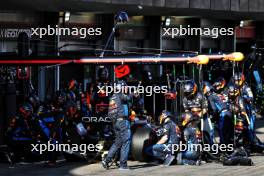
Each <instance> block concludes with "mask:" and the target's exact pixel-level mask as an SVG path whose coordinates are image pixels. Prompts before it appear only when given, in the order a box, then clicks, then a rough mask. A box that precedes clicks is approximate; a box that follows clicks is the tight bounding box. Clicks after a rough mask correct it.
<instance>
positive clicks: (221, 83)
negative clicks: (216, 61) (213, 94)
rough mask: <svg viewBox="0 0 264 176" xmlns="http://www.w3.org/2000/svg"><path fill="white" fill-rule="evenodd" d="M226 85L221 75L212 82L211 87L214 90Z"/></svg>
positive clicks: (221, 88)
mask: <svg viewBox="0 0 264 176" xmlns="http://www.w3.org/2000/svg"><path fill="white" fill-rule="evenodd" d="M225 85H226V80H225V78H223V77H220V78H218V79H217V80H216V81H215V83H214V84H213V87H214V89H215V90H216V91H221V90H223V88H224V87H225Z"/></svg>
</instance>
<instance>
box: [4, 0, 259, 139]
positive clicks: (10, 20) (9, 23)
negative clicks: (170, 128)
mask: <svg viewBox="0 0 264 176" xmlns="http://www.w3.org/2000/svg"><path fill="white" fill-rule="evenodd" d="M120 10H122V11H126V12H127V13H128V14H129V19H130V20H129V22H127V23H124V24H119V25H118V26H117V29H116V31H115V34H114V39H113V41H112V42H111V44H110V45H109V47H108V50H109V51H110V52H112V51H116V52H124V53H129V52H131V53H138V54H149V53H150V54H152V55H153V54H161V53H163V52H165V53H166V52H169V53H170V52H174V51H194V52H199V53H202V54H213V53H219V52H220V53H232V52H235V51H239V52H242V53H243V54H244V55H245V56H246V57H247V56H249V55H250V54H252V51H253V48H254V46H258V47H263V40H264V21H263V15H264V2H263V1H262V0H205V1H204V0H184V1H181V0H174V1H173V0H146V1H143V0H125V1H120V0H105V1H103V0H86V1H82V0H75V1H73V0H65V1H61V0H58V1H52V0H46V1H42V0H36V1H34V2H32V1H30V0H20V1H16V0H9V1H1V2H0V60H1V59H2V60H5V59H9V58H12V59H15V60H19V58H20V57H21V56H22V57H28V58H30V59H34V58H36V59H38V58H47V59H53V58H60V59H63V58H75V57H77V56H79V57H89V56H94V55H95V51H101V50H102V49H103V48H104V45H105V44H106V42H107V40H108V37H109V34H110V33H111V32H112V28H113V26H114V23H115V21H114V16H115V14H116V13H117V12H118V11H120ZM66 14H67V15H68V18H67V19H65V18H66ZM190 24H191V26H192V27H210V28H213V27H217V28H220V27H224V28H234V31H235V34H234V36H219V37H218V38H211V37H208V36H207V37H206V36H181V37H178V36H177V37H175V38H173V39H172V38H171V37H169V36H163V35H162V34H163V32H164V31H163V28H164V27H178V26H180V25H183V26H187V25H190ZM47 25H51V26H56V25H58V26H60V27H77V28H81V27H86V28H89V27H99V28H102V35H100V36H87V37H86V38H80V37H79V36H43V38H39V37H37V36H33V37H31V38H30V42H29V45H28V46H26V47H25V48H23V47H22V48H23V50H22V51H21V50H20V49H19V47H18V46H19V42H21V41H19V39H18V35H19V32H21V31H23V32H25V31H26V32H29V33H30V28H32V27H38V28H41V27H47ZM24 50H27V51H25V52H24ZM262 60H263V59H262ZM262 63H263V62H262ZM114 66H115V65H107V66H106V67H107V68H108V69H109V70H110V73H109V74H110V76H109V78H110V79H109V81H114V72H113V68H114ZM225 66H226V65H221V66H220V68H219V69H222V70H221V71H223V72H225V71H226V73H227V72H228V73H230V74H231V70H230V69H229V68H230V66H228V65H227V66H226V67H227V69H225V68H224V67H225ZM0 67H2V65H0ZM130 67H131V68H130V69H131V74H132V78H131V79H135V78H138V79H145V75H147V74H148V72H151V74H152V79H151V80H152V81H151V83H150V84H152V85H155V84H157V83H158V82H160V81H161V80H162V81H163V83H164V84H166V76H165V77H164V73H165V72H166V70H168V69H172V68H173V66H172V65H169V64H163V65H157V64H156V65H155V64H154V65H153V64H132V65H130ZM184 67H186V68H184V70H186V74H187V75H189V77H190V78H193V79H196V81H198V77H199V75H198V74H199V73H198V72H199V70H198V67H196V66H195V65H185V66H184ZM215 67H219V65H216V66H215ZM221 67H222V68H221ZM15 68H16V69H25V68H26V69H29V70H30V74H29V77H30V78H29V79H30V81H31V82H32V85H33V86H34V88H35V89H36V90H38V91H37V93H38V96H39V98H40V100H41V101H45V100H46V99H47V98H49V97H52V96H53V94H54V92H55V91H56V90H59V89H61V88H63V87H65V85H67V83H68V82H69V81H70V80H71V79H75V80H77V82H79V83H81V84H82V85H83V89H84V90H86V87H85V85H86V84H87V83H90V82H95V81H96V80H97V78H98V76H97V71H98V69H99V66H98V65H97V66H95V65H91V64H78V65H75V64H72V63H69V64H65V65H60V66H53V67H49V66H47V65H34V66H32V65H29V66H28V67H26V66H25V65H22V66H20V65H16V66H15ZM211 68H214V66H212V65H210V66H208V68H206V69H205V70H204V72H203V74H204V79H206V80H212V79H215V78H217V77H219V76H223V75H222V72H221V71H220V72H215V73H212V74H207V73H209V72H210V73H211V72H212V69H211ZM262 68H263V65H262ZM175 70H176V75H177V76H182V74H183V65H182V64H179V65H176V66H175ZM208 75H210V76H208ZM224 76H226V75H224ZM228 77H229V76H227V78H228ZM0 81H1V76H0ZM25 84H26V82H25V81H24V80H23V79H21V80H18V81H16V82H13V81H12V80H10V82H0V94H1V95H0V144H5V141H4V131H5V130H6V126H7V122H8V117H11V116H13V115H15V114H16V111H17V108H18V105H19V103H21V102H22V101H23V98H24V97H23V96H24V94H26V93H27V92H28V91H29V90H27V88H26V86H25ZM156 98H157V99H158V100H160V101H161V102H163V101H164V99H163V97H162V96H157V97H156ZM146 102H147V103H146ZM178 103H180V102H178ZM145 104H146V105H145V108H146V110H147V111H148V112H149V114H150V115H152V116H157V115H158V114H159V113H160V112H161V111H162V109H164V108H165V103H164V105H160V104H158V105H155V103H154V104H153V96H151V97H146V96H145ZM162 104H163V103H162ZM168 106H169V105H168ZM178 106H180V105H178ZM176 111H181V108H180V107H178V108H177V110H176ZM175 113H176V112H175Z"/></svg>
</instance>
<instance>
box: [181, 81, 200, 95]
mask: <svg viewBox="0 0 264 176" xmlns="http://www.w3.org/2000/svg"><path fill="white" fill-rule="evenodd" d="M183 93H184V95H185V96H186V97H187V98H189V97H191V96H193V95H195V94H196V93H197V85H196V83H195V82H194V81H188V82H187V83H185V84H184V88H183Z"/></svg>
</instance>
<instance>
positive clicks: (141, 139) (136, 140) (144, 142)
mask: <svg viewBox="0 0 264 176" xmlns="http://www.w3.org/2000/svg"><path fill="white" fill-rule="evenodd" d="M155 142H156V135H155V134H154V132H153V130H152V129H151V128H148V127H141V128H138V129H136V131H135V133H134V134H133V138H132V146H131V148H132V151H131V154H132V157H133V159H134V160H136V161H146V160H148V159H149V156H147V155H146V153H145V148H146V147H148V146H150V145H153V144H154V143H155Z"/></svg>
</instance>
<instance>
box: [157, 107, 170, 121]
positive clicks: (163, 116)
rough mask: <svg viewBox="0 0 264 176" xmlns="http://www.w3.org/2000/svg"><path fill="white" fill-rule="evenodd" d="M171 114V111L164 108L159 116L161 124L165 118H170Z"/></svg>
mask: <svg viewBox="0 0 264 176" xmlns="http://www.w3.org/2000/svg"><path fill="white" fill-rule="evenodd" d="M170 116H171V113H170V112H169V111H167V110H163V111H162V112H161V114H160V116H159V122H160V124H163V123H164V121H165V119H167V118H169V117H170Z"/></svg>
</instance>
